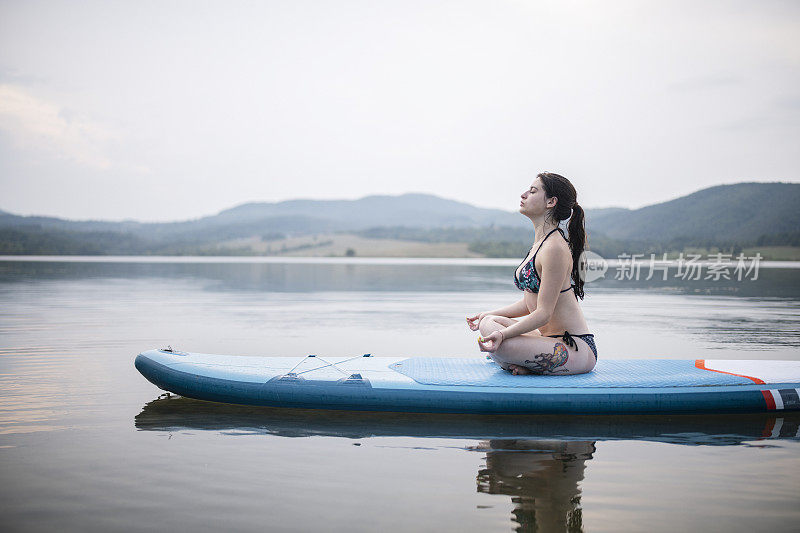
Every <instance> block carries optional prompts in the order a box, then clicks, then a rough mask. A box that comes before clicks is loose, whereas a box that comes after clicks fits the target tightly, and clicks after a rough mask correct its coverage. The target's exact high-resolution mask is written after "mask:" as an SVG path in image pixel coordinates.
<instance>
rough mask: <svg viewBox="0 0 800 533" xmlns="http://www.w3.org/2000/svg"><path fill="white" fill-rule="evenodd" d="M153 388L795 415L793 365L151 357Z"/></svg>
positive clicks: (545, 408)
mask: <svg viewBox="0 0 800 533" xmlns="http://www.w3.org/2000/svg"><path fill="white" fill-rule="evenodd" d="M135 365H136V368H137V369H138V370H139V372H141V373H142V375H143V376H144V377H146V378H147V379H148V380H149V381H151V382H152V383H153V384H155V385H156V386H157V387H159V388H161V389H163V390H166V391H169V392H173V393H175V394H178V395H181V396H185V397H188V398H195V399H198V400H208V401H214V402H225V403H233V404H244V405H267V406H276V407H299V408H310V409H344V410H356V411H395V412H422V413H486V414H488V413H503V414H509V413H573V414H581V413H670V412H764V411H781V410H800V396H799V395H800V361H737V360H703V359H697V360H667V359H657V360H608V359H601V360H600V361H598V363H597V366H596V367H595V369H594V371H592V372H590V373H588V374H582V375H578V376H533V375H527V376H513V375H511V374H509V373H508V372H506V371H504V370H502V369H501V368H500V367H499V366H498V365H497V364H495V363H494V362H492V361H491V360H488V359H485V358H482V357H477V356H476V357H470V358H449V357H447V358H445V357H432V358H424V357H417V358H402V357H370V356H359V357H351V358H346V357H326V358H323V357H319V356H307V357H251V356H233V355H212V354H199V353H190V352H179V351H168V350H150V351H147V352H143V353H140V354H139V355H138V356H137V357H136V361H135Z"/></svg>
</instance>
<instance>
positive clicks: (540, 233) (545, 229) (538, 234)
mask: <svg viewBox="0 0 800 533" xmlns="http://www.w3.org/2000/svg"><path fill="white" fill-rule="evenodd" d="M557 227H558V225H556V224H553V223H552V222H545V221H544V220H543V219H542V220H534V221H533V231H534V234H533V242H534V243H537V242H539V241H541V240H542V239H544V238H545V236H546V235H547V234H548V233H550V232H551V231H553V230H554V229H556V228H557Z"/></svg>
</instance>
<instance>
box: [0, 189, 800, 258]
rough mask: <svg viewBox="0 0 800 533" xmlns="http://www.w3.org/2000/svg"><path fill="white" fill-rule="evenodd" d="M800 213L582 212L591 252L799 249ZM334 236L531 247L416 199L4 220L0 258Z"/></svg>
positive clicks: (732, 209)
mask: <svg viewBox="0 0 800 533" xmlns="http://www.w3.org/2000/svg"><path fill="white" fill-rule="evenodd" d="M798 205H800V184H798V183H783V182H773V183H755V182H744V183H734V184H729V185H718V186H714V187H709V188H706V189H702V190H699V191H697V192H694V193H692V194H689V195H686V196H683V197H680V198H677V199H674V200H670V201H667V202H663V203H659V204H655V205H650V206H646V207H642V208H639V209H626V208H615V207H612V208H601V209H587V211H586V226H587V231H588V232H589V235H590V241H591V242H592V243H593V244H595V245H597V244H601V245H602V244H603V243H605V245H606V246H610V245H611V244H610V243H616V245H617V246H621V245H624V244H627V243H648V244H650V245H653V244H656V245H668V244H669V245H676V246H681V245H683V246H685V245H695V246H700V245H702V246H708V245H715V246H723V245H725V246H727V245H737V244H738V245H740V246H745V245H752V244H756V243H760V244H788V245H794V246H800V240H798V235H800V210H798V207H797V206H798ZM330 233H354V234H361V235H369V236H371V237H378V238H394V239H406V240H418V241H419V240H422V241H427V242H447V241H451V240H459V241H461V242H471V241H474V240H475V239H476V238H480V239H484V240H485V241H492V240H498V239H499V240H506V241H509V242H530V240H531V238H532V232H531V225H530V221H528V219H526V218H525V217H523V216H521V215H520V214H519V213H517V212H508V211H503V210H499V209H485V208H480V207H475V206H472V205H470V204H467V203H464V202H458V201H454V200H449V199H446V198H440V197H437V196H433V195H429V194H417V193H411V194H403V195H400V196H367V197H364V198H361V199H358V200H288V201H283V202H259V203H246V204H242V205H238V206H236V207H233V208H230V209H226V210H224V211H221V212H220V213H218V214H216V215H213V216H207V217H203V218H199V219H195V220H186V221H181V222H167V223H145V222H136V221H123V222H109V221H90V220H85V221H73V220H64V219H59V218H53V217H40V216H19V215H14V214H11V213H8V212H6V211H0V253H6V254H42V253H72V254H74V253H81V254H141V253H144V254H153V253H163V254H175V253H177V254H184V253H203V252H204V251H205V252H207V251H208V250H210V249H211V250H217V251H220V250H221V249H220V247H219V246H220V244H224V243H225V242H226V241H231V240H235V239H240V240H241V239H248V238H250V239H252V238H258V239H263V240H280V239H283V238H286V237H287V236H298V235H312V234H330ZM514 255H517V254H516V253H515V254H514Z"/></svg>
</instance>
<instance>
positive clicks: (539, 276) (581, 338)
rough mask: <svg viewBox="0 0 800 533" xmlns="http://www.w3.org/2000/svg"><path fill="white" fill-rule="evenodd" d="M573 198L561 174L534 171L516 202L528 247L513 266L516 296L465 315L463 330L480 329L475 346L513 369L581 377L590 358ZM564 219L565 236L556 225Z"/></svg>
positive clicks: (582, 240)
mask: <svg viewBox="0 0 800 533" xmlns="http://www.w3.org/2000/svg"><path fill="white" fill-rule="evenodd" d="M576 197H577V193H576V192H575V187H573V186H572V183H570V182H569V180H568V179H567V178H565V177H563V176H559V175H558V174H553V173H552V172H543V173H542V174H539V175H538V176H536V179H534V180H533V183H532V184H531V186H530V188H529V189H528V190H526V191H525V192H524V193H522V197H521V198H522V201H521V202H520V204H519V206H520V207H519V212H520V213H522V214H523V215H525V216H526V217H528V218H529V219H530V221H531V222H532V223H533V229H534V243H533V246H531V249H530V251H529V252H528V256H527V257H526V258H525V259H524V260H523V261H522V264H520V265H519V266H518V267H517V269H516V270H515V271H514V284H515V285H516V286H517V288H518V289H520V290H521V291H523V296H522V299H521V300H519V301H518V302H516V303H513V304H511V305H508V306H506V307H503V308H502V309H496V310H494V311H488V312H485V313H479V314H477V315H475V316H471V317H467V323H468V324H469V327H470V329H472V330H473V331H475V330H480V333H481V337H479V338H478V346H479V347H480V349H481V351H483V352H489V355H490V356H491V357H492V359H494V360H495V361H496V362H497V363H498V364H499V365H500V366H501V367H503V368H504V369H506V370H509V371H511V372H512V373H514V374H544V375H565V374H583V373H586V372H590V371H591V370H592V369H593V368H594V365H595V363H596V362H597V348H596V347H595V344H594V335H592V334H591V333H589V327H588V326H587V325H586V320H585V319H584V317H583V312H582V311H581V306H580V303H579V301H578V299H579V298H580V299H581V300H582V299H583V279H581V276H580V273H579V261H580V256H581V254H582V253H583V249H584V246H585V244H586V230H585V227H584V220H583V209H582V208H581V207H580V206H579V205H578V203H577V201H576ZM567 219H569V225H568V226H567V228H568V230H569V240H567V237H566V236H565V235H564V232H563V231H562V230H561V228H560V227H559V222H561V221H562V220H567ZM520 317H522V318H520ZM516 318H520V319H519V320H515V319H516Z"/></svg>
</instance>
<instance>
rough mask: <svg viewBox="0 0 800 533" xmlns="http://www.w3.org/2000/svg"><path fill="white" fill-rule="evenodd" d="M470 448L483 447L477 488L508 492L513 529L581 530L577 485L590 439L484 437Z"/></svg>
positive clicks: (590, 446)
mask: <svg viewBox="0 0 800 533" xmlns="http://www.w3.org/2000/svg"><path fill="white" fill-rule="evenodd" d="M475 449H479V450H486V467H485V468H482V469H481V470H480V471H479V472H478V477H477V481H478V491H479V492H484V493H487V494H505V495H507V496H511V501H512V503H513V504H514V510H513V511H512V514H513V520H514V521H515V522H516V523H517V524H518V527H517V528H516V530H517V531H569V532H572V531H583V513H582V509H581V489H580V483H581V481H583V475H584V471H585V470H586V461H588V460H589V459H591V458H592V454H593V453H594V452H595V442H594V441H563V440H526V439H507V440H506V439H504V440H488V441H483V442H481V443H480V444H479V445H478V446H477V447H476V448H475Z"/></svg>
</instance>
